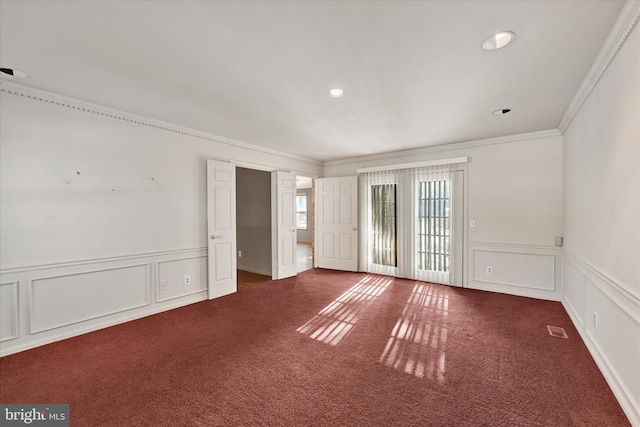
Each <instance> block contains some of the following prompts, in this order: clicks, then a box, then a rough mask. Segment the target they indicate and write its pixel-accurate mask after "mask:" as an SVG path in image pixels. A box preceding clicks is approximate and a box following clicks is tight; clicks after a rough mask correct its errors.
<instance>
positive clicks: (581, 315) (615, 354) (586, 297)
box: [561, 249, 640, 426]
mask: <svg viewBox="0 0 640 427" xmlns="http://www.w3.org/2000/svg"><path fill="white" fill-rule="evenodd" d="M563 274H564V277H563V294H562V300H561V302H562V305H563V307H564V308H565V310H566V312H567V314H568V315H569V317H570V319H571V321H572V322H573V324H574V326H575V327H576V329H577V330H578V333H579V334H580V337H581V338H582V340H583V341H584V343H585V345H586V347H587V349H588V350H589V353H590V354H591V356H592V357H593V360H594V361H595V362H596V365H597V366H598V368H599V369H600V372H602V375H603V376H604V378H605V380H606V381H607V384H608V385H609V387H610V388H611V391H612V392H613V394H614V395H615V397H616V398H617V399H618V402H619V403H620V406H621V407H622V409H623V411H624V412H625V414H626V415H627V417H628V418H629V421H630V422H631V424H632V425H634V426H640V371H638V367H637V366H638V365H637V361H636V360H640V299H639V298H638V296H637V295H636V294H635V293H634V292H633V291H631V290H630V288H629V287H628V286H627V285H626V284H625V283H621V282H619V281H618V280H616V279H614V278H612V277H611V276H609V275H607V274H605V273H604V272H603V271H600V270H598V269H597V268H596V267H594V266H592V265H589V264H587V263H586V262H585V261H584V260H582V259H581V258H580V257H578V256H577V255H575V254H573V253H572V252H571V251H570V250H567V249H565V250H564V256H563ZM634 344H635V345H634Z"/></svg>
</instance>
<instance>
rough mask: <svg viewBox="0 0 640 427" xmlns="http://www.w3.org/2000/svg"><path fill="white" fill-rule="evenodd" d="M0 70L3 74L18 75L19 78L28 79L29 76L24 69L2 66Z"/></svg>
mask: <svg viewBox="0 0 640 427" xmlns="http://www.w3.org/2000/svg"><path fill="white" fill-rule="evenodd" d="M0 72H1V73H2V74H8V75H10V76H13V77H17V78H19V79H26V78H27V77H29V75H28V74H27V73H25V72H24V71H20V70H16V69H14V68H0Z"/></svg>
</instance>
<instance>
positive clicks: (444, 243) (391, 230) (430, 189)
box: [360, 165, 456, 284]
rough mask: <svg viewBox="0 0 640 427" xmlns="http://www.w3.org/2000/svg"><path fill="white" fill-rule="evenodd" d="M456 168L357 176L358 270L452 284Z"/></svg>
mask: <svg viewBox="0 0 640 427" xmlns="http://www.w3.org/2000/svg"><path fill="white" fill-rule="evenodd" d="M455 169H456V166H455V165H443V166H432V167H422V168H412V169H398V170H392V171H376V172H367V173H362V174H361V175H360V178H361V179H360V195H361V204H360V206H362V209H361V221H360V224H361V225H362V232H361V233H360V239H361V241H360V247H361V248H362V250H361V251H360V266H361V268H363V269H364V270H365V271H367V272H370V273H378V274H387V275H391V276H396V277H407V278H411V279H417V280H424V281H427V282H433V283H443V284H449V283H451V274H450V272H451V271H453V267H454V263H455V259H454V254H455V251H454V247H453V245H454V241H455V239H454V238H453V236H454V230H453V224H454V221H453V217H454V215H453V212H454V209H455V207H454V204H453V201H454V197H453V191H454V185H453V180H454V177H455V173H454V172H455ZM392 201H393V203H392ZM392 208H393V212H392ZM391 213H393V215H391Z"/></svg>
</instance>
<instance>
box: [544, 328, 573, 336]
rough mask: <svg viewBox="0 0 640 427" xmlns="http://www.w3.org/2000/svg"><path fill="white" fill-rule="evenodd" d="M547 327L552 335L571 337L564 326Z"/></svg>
mask: <svg viewBox="0 0 640 427" xmlns="http://www.w3.org/2000/svg"><path fill="white" fill-rule="evenodd" d="M547 329H548V330H549V335H551V336H552V337H558V338H569V337H568V336H567V333H566V332H565V331H564V328H561V327H559V326H551V325H547Z"/></svg>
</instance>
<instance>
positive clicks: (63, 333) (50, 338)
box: [0, 294, 207, 357]
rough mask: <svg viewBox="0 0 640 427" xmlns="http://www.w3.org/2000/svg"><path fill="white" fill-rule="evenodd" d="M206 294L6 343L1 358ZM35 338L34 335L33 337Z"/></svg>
mask: <svg viewBox="0 0 640 427" xmlns="http://www.w3.org/2000/svg"><path fill="white" fill-rule="evenodd" d="M206 300H207V297H206V294H193V295H187V296H185V297H181V298H179V299H176V300H172V301H169V302H166V303H162V304H158V305H156V306H155V307H154V306H147V308H146V309H144V310H141V309H136V311H134V312H131V313H128V312H122V313H118V314H115V315H114V316H118V318H117V319H115V320H114V319H113V318H108V319H107V318H97V319H94V320H98V319H104V320H103V321H97V322H95V323H90V324H86V323H85V326H83V327H80V328H74V329H71V330H69V329H67V330H64V328H63V329H61V330H60V331H59V333H57V334H51V335H46V336H43V337H42V338H37V339H34V340H32V341H27V342H22V343H20V344H18V345H13V346H12V345H9V344H10V343H15V342H16V341H5V342H3V343H2V344H1V345H0V357H4V356H8V355H10V354H15V353H19V352H21V351H25V350H29V349H32V348H36V347H40V346H43V345H45V344H50V343H53V342H56V341H60V340H63V339H67V338H72V337H76V336H79V335H83V334H86V333H89V332H93V331H98V330H100V329H104V328H108V327H111V326H115V325H120V324H122V323H127V322H130V321H132V320H137V319H142V318H143V317H147V316H151V315H153V314H157V313H162V312H164V311H169V310H172V309H174V308H178V307H184V306H186V305H190V304H195V303H198V302H202V301H206ZM150 307H153V308H150ZM89 322H91V321H89ZM32 336H33V335H32Z"/></svg>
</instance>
